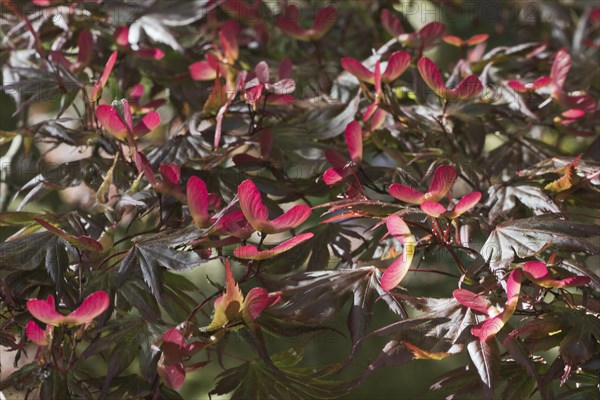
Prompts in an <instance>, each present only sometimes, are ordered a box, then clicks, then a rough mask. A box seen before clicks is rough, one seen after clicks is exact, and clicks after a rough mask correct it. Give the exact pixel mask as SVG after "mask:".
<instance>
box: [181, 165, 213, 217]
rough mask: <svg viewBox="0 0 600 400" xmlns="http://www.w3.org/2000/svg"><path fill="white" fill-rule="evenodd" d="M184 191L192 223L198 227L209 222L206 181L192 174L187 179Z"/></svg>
mask: <svg viewBox="0 0 600 400" xmlns="http://www.w3.org/2000/svg"><path fill="white" fill-rule="evenodd" d="M186 192H187V204H188V208H189V210H190V214H192V219H193V220H194V223H195V224H196V225H198V226H200V227H204V226H206V225H208V224H210V216H209V214H208V189H207V188H206V183H204V181H203V180H202V179H200V178H198V177H197V176H192V177H191V178H190V179H188V181H187V190H186Z"/></svg>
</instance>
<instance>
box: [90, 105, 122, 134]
mask: <svg viewBox="0 0 600 400" xmlns="http://www.w3.org/2000/svg"><path fill="white" fill-rule="evenodd" d="M96 118H98V122H100V124H101V125H102V127H103V128H104V129H106V130H107V131H108V133H110V134H111V135H113V136H114V137H116V138H118V139H123V140H124V139H126V138H127V125H125V123H124V122H123V120H122V119H121V116H119V113H118V112H117V110H115V109H114V108H113V107H111V106H109V105H106V104H101V105H99V106H98V107H97V108H96Z"/></svg>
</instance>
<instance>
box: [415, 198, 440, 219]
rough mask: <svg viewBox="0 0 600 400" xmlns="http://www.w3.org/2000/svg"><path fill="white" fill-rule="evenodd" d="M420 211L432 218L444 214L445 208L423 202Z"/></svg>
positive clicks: (436, 203)
mask: <svg viewBox="0 0 600 400" xmlns="http://www.w3.org/2000/svg"><path fill="white" fill-rule="evenodd" d="M421 211H423V212H424V213H425V214H427V215H429V216H430V217H433V218H438V217H439V216H441V215H443V214H445V213H446V207H444V206H443V205H441V204H440V203H438V202H435V201H425V202H423V203H421Z"/></svg>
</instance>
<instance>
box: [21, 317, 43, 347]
mask: <svg viewBox="0 0 600 400" xmlns="http://www.w3.org/2000/svg"><path fill="white" fill-rule="evenodd" d="M25 335H26V336H27V339H29V340H30V341H31V342H33V343H35V344H37V345H38V346H47V345H48V338H47V337H46V332H45V331H44V330H43V329H42V328H40V326H39V325H38V324H36V323H35V321H33V320H31V321H28V322H27V325H25Z"/></svg>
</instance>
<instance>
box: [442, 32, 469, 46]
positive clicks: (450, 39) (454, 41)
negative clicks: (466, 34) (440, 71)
mask: <svg viewBox="0 0 600 400" xmlns="http://www.w3.org/2000/svg"><path fill="white" fill-rule="evenodd" d="M442 40H443V41H444V42H446V43H448V44H449V45H452V46H456V47H460V46H462V45H463V44H465V42H464V41H463V40H462V39H461V38H459V37H458V36H454V35H446V36H444V37H443V38H442Z"/></svg>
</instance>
